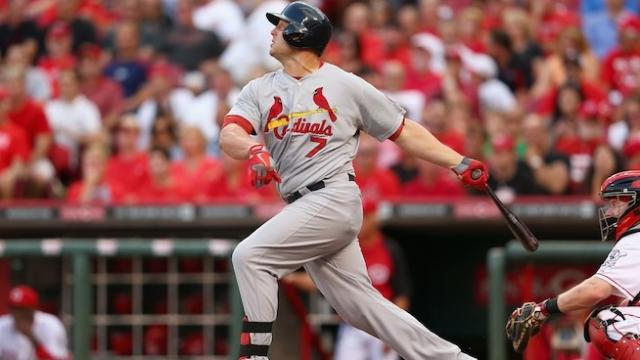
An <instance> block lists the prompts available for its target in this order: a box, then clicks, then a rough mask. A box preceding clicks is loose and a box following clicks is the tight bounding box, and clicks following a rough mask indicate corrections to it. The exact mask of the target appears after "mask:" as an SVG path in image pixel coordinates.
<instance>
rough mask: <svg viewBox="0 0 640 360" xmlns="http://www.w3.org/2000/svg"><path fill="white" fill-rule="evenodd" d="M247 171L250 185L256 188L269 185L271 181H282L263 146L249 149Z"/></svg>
mask: <svg viewBox="0 0 640 360" xmlns="http://www.w3.org/2000/svg"><path fill="white" fill-rule="evenodd" d="M249 171H250V172H251V174H250V175H251V185H253V186H255V187H257V188H259V187H262V186H264V185H267V184H269V183H271V180H274V181H277V182H281V181H282V180H281V179H280V175H278V172H277V171H276V169H275V167H274V166H273V159H272V158H271V155H270V154H269V152H268V151H267V150H266V149H265V148H264V146H263V145H254V146H252V147H251V148H250V149H249Z"/></svg>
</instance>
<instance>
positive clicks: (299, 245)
mask: <svg viewBox="0 0 640 360" xmlns="http://www.w3.org/2000/svg"><path fill="white" fill-rule="evenodd" d="M325 183H326V184H327V185H326V187H325V188H323V189H320V190H317V191H313V192H309V193H307V194H306V195H304V196H303V197H302V198H300V199H298V200H297V201H295V202H293V203H292V204H289V205H287V206H286V207H285V208H284V209H283V210H282V211H281V212H280V213H279V214H277V215H276V216H274V217H273V218H271V219H270V220H269V221H267V222H266V223H264V224H263V225H262V226H261V227H260V228H258V229H257V230H256V231H255V232H254V233H253V234H251V235H250V236H249V237H248V238H246V239H245V240H244V241H242V242H241V243H240V244H239V245H238V246H237V248H236V249H235V251H234V252H233V268H234V270H235V274H236V277H237V280H238V285H239V288H240V295H241V297H242V303H243V305H244V311H245V314H246V316H247V319H248V321H251V322H273V321H275V319H276V313H277V309H278V294H277V293H278V279H280V278H281V277H283V276H285V275H287V274H288V273H290V272H292V271H295V270H297V269H298V268H300V267H302V266H304V268H305V270H306V271H307V272H308V273H309V275H310V276H311V278H312V279H313V281H314V283H315V284H316V286H317V287H318V289H319V290H320V292H322V294H323V295H324V296H325V298H326V299H327V300H328V301H329V303H330V304H331V306H332V307H333V308H334V309H335V310H336V311H337V312H338V314H339V315H340V317H342V319H343V320H344V321H346V322H347V323H349V324H351V325H352V326H354V327H356V328H359V329H361V330H363V331H365V332H367V333H369V334H371V335H373V336H375V337H377V338H379V339H381V340H382V341H384V342H385V343H387V344H388V345H389V346H391V347H392V348H393V349H394V350H396V351H397V352H398V353H399V354H400V355H401V356H402V357H403V358H405V359H407V360H424V359H434V360H436V359H437V360H454V359H473V358H472V357H470V356H468V355H466V354H464V353H462V352H461V350H460V348H459V347H458V346H456V345H454V344H452V343H450V342H448V341H446V340H444V339H442V338H440V337H439V336H437V335H436V334H434V333H432V332H431V331H429V330H428V329H427V328H426V327H424V326H423V325H422V324H421V323H420V322H419V321H418V320H416V319H415V318H414V317H413V316H411V315H410V314H409V313H407V312H406V311H404V310H402V309H400V308H399V307H397V306H396V305H394V304H393V303H391V302H390V301H388V300H386V299H385V298H384V297H383V296H382V295H380V293H379V292H378V291H377V290H375V289H374V288H373V286H372V285H371V281H370V280H369V276H368V274H367V270H366V266H365V262H364V259H363V257H362V253H361V252H360V246H359V244H358V240H357V234H358V232H359V230H360V226H361V224H362V204H361V199H360V190H359V188H358V186H357V185H356V183H355V182H351V181H347V176H346V174H344V175H340V176H334V177H333V178H332V179H329V180H325ZM250 337H251V344H258V345H269V344H271V334H270V333H251V336H250ZM251 358H252V359H263V360H266V359H267V358H266V357H264V356H263V357H258V356H253V357H251Z"/></svg>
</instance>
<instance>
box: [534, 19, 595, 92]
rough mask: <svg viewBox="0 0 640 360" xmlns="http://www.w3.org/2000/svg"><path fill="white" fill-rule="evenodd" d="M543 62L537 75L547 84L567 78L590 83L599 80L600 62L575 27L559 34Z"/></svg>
mask: <svg viewBox="0 0 640 360" xmlns="http://www.w3.org/2000/svg"><path fill="white" fill-rule="evenodd" d="M544 64H545V66H544V68H543V70H544V71H540V72H538V74H539V75H538V77H539V80H540V81H541V82H545V83H547V84H546V85H547V86H551V87H557V86H560V85H562V84H564V83H565V82H566V81H567V80H569V78H573V79H574V80H576V81H579V80H582V81H585V82H588V83H591V84H598V83H599V82H600V62H599V61H598V58H597V57H596V55H595V53H594V52H593V51H591V49H590V48H589V44H588V43H587V40H586V39H585V38H584V35H583V34H582V32H581V31H580V29H579V28H577V27H569V28H567V29H565V30H564V31H563V32H562V33H561V34H560V37H559V38H558V41H557V44H556V46H555V47H554V48H553V52H552V53H551V54H549V56H547V58H546V59H545V60H544ZM569 67H570V68H569ZM569 71H577V72H578V74H568V72H569Z"/></svg>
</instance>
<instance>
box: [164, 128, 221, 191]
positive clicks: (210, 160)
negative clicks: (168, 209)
mask: <svg viewBox="0 0 640 360" xmlns="http://www.w3.org/2000/svg"><path fill="white" fill-rule="evenodd" d="M180 146H181V147H182V152H183V155H184V159H183V160H181V161H178V162H176V163H174V164H173V169H172V171H173V172H174V174H175V175H176V177H177V179H178V181H180V182H181V183H183V184H186V185H187V187H188V188H189V189H192V191H193V192H194V200H195V201H199V202H202V201H206V200H207V195H206V191H207V189H210V188H211V186H212V184H213V183H215V182H216V181H218V179H219V178H220V177H221V176H223V171H222V166H221V165H220V162H219V161H218V160H216V159H215V158H214V157H211V156H208V155H207V153H206V150H207V143H206V140H205V137H204V134H203V133H202V131H201V130H200V129H199V128H197V127H185V128H183V129H182V131H181V133H180Z"/></svg>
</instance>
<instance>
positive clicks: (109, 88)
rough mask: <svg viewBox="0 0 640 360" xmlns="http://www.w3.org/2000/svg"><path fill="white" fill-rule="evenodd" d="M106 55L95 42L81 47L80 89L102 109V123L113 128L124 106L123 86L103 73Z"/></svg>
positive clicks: (79, 66)
mask: <svg viewBox="0 0 640 360" xmlns="http://www.w3.org/2000/svg"><path fill="white" fill-rule="evenodd" d="M105 61H106V59H105V56H104V53H103V51H102V49H101V48H100V47H99V46H97V45H95V44H84V45H82V47H81V48H80V58H79V64H78V73H79V76H80V90H81V91H82V93H83V94H84V95H85V96H86V97H87V98H89V100H91V101H92V102H93V103H94V104H96V106H97V107H98V109H99V110H100V116H101V117H102V123H103V124H104V126H105V127H106V128H107V129H109V130H112V129H114V128H115V126H116V125H117V121H118V118H119V116H120V114H121V112H122V109H123V106H124V95H123V93H122V88H121V87H120V84H118V83H117V82H116V81H115V80H113V79H111V78H108V77H106V76H104V75H103V70H104V67H105Z"/></svg>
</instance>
